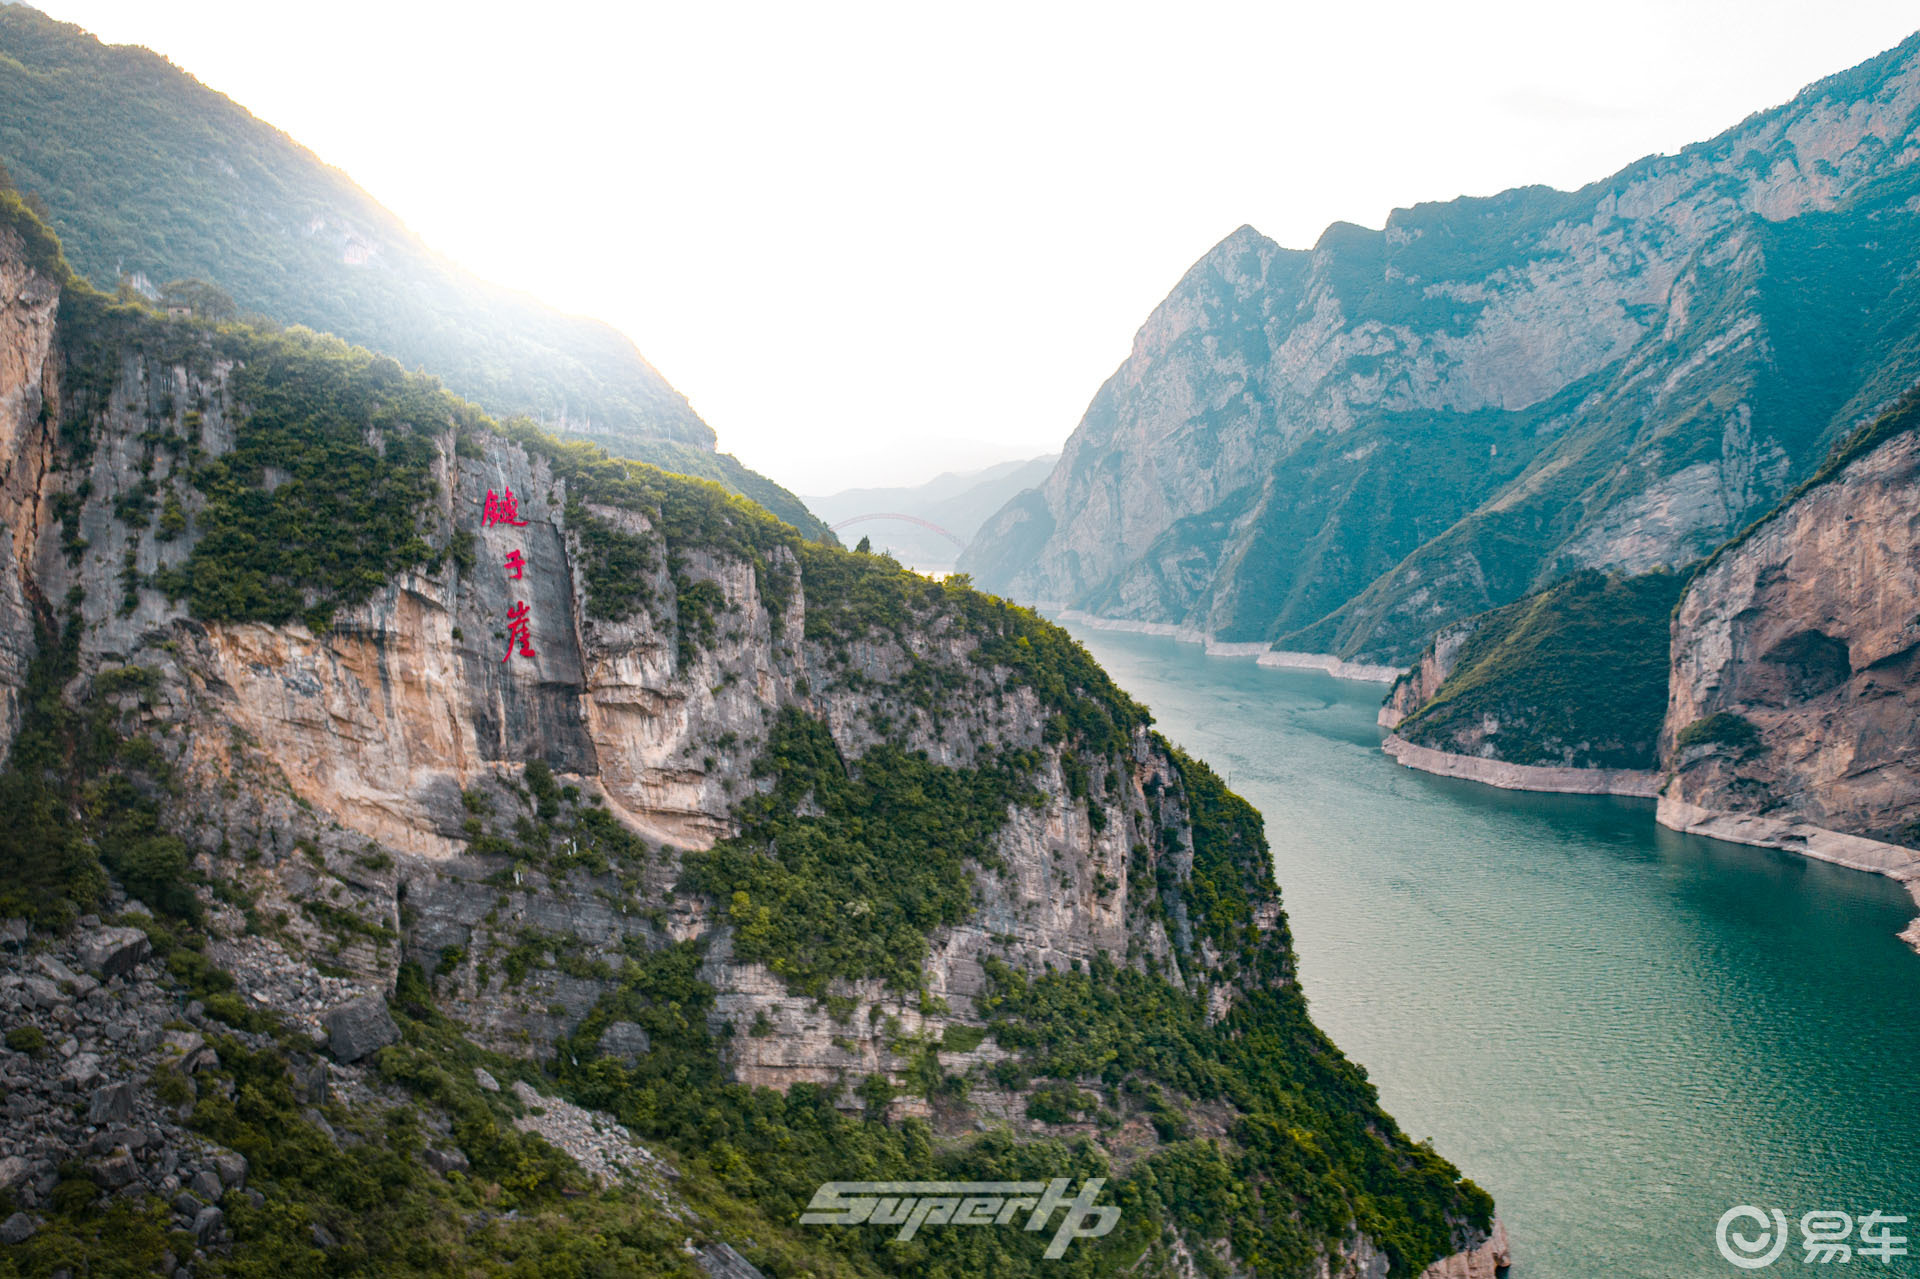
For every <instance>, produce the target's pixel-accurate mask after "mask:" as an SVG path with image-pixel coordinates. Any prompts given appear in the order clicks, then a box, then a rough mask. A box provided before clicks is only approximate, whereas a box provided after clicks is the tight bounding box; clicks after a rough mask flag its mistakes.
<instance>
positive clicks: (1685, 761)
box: [1660, 401, 1920, 881]
mask: <svg viewBox="0 0 1920 1279" xmlns="http://www.w3.org/2000/svg"><path fill="white" fill-rule="evenodd" d="M1913 417H1914V411H1913V407H1912V402H1911V401H1909V402H1908V403H1907V405H1906V406H1905V407H1904V408H1903V409H1902V410H1900V411H1898V413H1897V414H1896V415H1895V416H1894V417H1893V418H1890V419H1888V420H1887V421H1886V422H1885V423H1883V425H1882V427H1881V428H1880V433H1881V434H1883V435H1884V436H1885V438H1884V439H1881V440H1880V441H1879V442H1878V443H1877V445H1876V446H1874V447H1871V448H1867V449H1864V451H1860V452H1859V453H1858V455H1857V456H1853V457H1852V458H1851V459H1849V460H1846V461H1845V462H1844V464H1841V465H1837V466H1835V467H1833V468H1832V470H1833V473H1832V474H1831V476H1830V477H1829V478H1826V479H1825V480H1824V481H1822V482H1819V483H1816V484H1814V485H1813V486H1812V487H1811V488H1809V489H1808V490H1807V491H1806V492H1804V493H1803V494H1801V495H1800V496H1799V497H1797V498H1796V499H1795V500H1794V501H1792V502H1790V503H1789V504H1787V505H1786V506H1785V507H1783V508H1782V509H1781V510H1779V511H1778V512H1776V513H1775V514H1774V515H1772V516H1771V517H1770V518H1769V519H1767V520H1766V521H1765V522H1764V523H1762V524H1761V525H1759V526H1758V527H1757V528H1755V529H1753V530H1752V531H1751V532H1750V533H1748V534H1747V535H1746V536H1745V537H1743V538H1742V539H1740V540H1739V541H1737V542H1736V543H1734V544H1733V545H1732V546H1730V547H1729V548H1728V549H1727V550H1725V551H1723V552H1722V553H1721V554H1720V555H1719V556H1717V557H1716V558H1715V559H1714V561H1713V562H1712V563H1711V564H1710V565H1709V566H1708V567H1707V568H1706V569H1705V570H1704V571H1703V572H1702V573H1700V574H1699V576H1698V577H1696V578H1695V580H1694V581H1693V583H1692V585H1691V586H1690V587H1689V588H1688V590H1687V592H1686V594H1685V596H1684V597H1683V598H1682V600H1681V602H1680V607H1679V609H1678V611H1677V612H1676V613H1675V615H1674V621H1673V668H1672V675H1671V679H1670V688H1669V704H1668V709H1667V717H1666V724H1665V728H1664V731H1663V733H1662V746H1663V751H1664V754H1665V758H1666V763H1667V767H1668V769H1669V770H1670V772H1671V779H1670V780H1669V781H1668V783H1667V786H1666V789H1665V791H1664V793H1663V794H1662V796H1661V802H1660V820H1661V821H1662V822H1664V823H1666V824H1667V825H1670V826H1676V827H1680V828H1684V829H1698V830H1703V831H1707V832H1709V833H1712V834H1716V835H1721V836H1723V837H1727V838H1734V839H1742V840H1745V841H1746V842H1753V843H1769V844H1775V845H1777V846H1780V847H1789V848H1798V849H1800V850H1802V851H1807V852H1810V853H1811V854H1812V855H1814V856H1823V857H1827V858H1828V859H1830V860H1836V861H1843V862H1846V863H1847V864H1853V865H1862V866H1865V867H1867V868H1869V869H1878V870H1882V871H1885V872H1887V873H1890V874H1894V875H1895V876H1896V877H1898V878H1902V879H1907V880H1913V881H1920V852H1916V851H1913V850H1916V849H1920V430H1916V429H1915V428H1914V425H1913ZM1849 836H1851V837H1853V838H1852V839H1848V838H1846V837H1849Z"/></svg>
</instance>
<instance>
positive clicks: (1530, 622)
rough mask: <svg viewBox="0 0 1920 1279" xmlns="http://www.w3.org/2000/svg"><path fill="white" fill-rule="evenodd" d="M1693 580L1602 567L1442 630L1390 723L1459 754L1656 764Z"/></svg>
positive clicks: (1390, 712)
mask: <svg viewBox="0 0 1920 1279" xmlns="http://www.w3.org/2000/svg"><path fill="white" fill-rule="evenodd" d="M1685 580H1686V579H1685V578H1684V577H1683V576H1682V575H1680V574H1677V573H1664V572H1659V573H1647V574H1643V575H1641V576H1639V577H1608V576H1607V575H1605V574H1602V573H1599V572H1596V571H1594V570H1591V569H1589V570H1586V571H1584V572H1580V573H1576V574H1574V575H1573V576H1572V577H1569V578H1567V579H1566V580H1565V581H1562V582H1558V583H1556V584H1555V585H1553V586H1551V587H1548V588H1547V589H1546V590H1544V591H1541V592H1539V593H1538V594H1535V595H1529V596H1527V597H1526V598H1524V599H1521V600H1516V601H1515V602H1514V603H1512V604H1508V605H1506V606H1505V607H1504V608H1499V609H1496V610H1494V611H1493V612H1490V613H1485V614H1482V615H1480V616H1478V617H1474V618H1470V619H1468V620H1467V621H1466V622H1463V623H1460V624H1459V625H1457V626H1453V627H1449V628H1448V629H1447V630H1446V631H1444V632H1442V633H1441V634H1440V636H1438V637H1437V638H1436V640H1435V642H1434V644H1432V645H1430V646H1429V647H1428V649H1427V651H1426V652H1425V653H1424V654H1422V656H1421V660H1420V662H1419V664H1417V665H1416V666H1415V667H1414V668H1413V669H1412V670H1410V671H1409V672H1408V673H1407V674H1406V675H1405V676H1403V677H1402V678H1401V680H1400V682H1398V683H1396V684H1395V685H1394V687H1393V689H1392V690H1391V691H1390V692H1389V693H1388V695H1387V706H1386V707H1384V708H1383V709H1382V711H1381V722H1382V723H1383V724H1386V725H1387V726H1388V727H1390V728H1394V729H1396V731H1397V732H1398V733H1399V735H1400V736H1401V737H1403V738H1405V739H1406V740H1407V741H1410V742H1413V743H1414V744H1416V745H1419V746H1426V747H1431V748H1432V749H1434V750H1441V751H1447V752H1449V753H1451V754H1458V755H1476V756H1482V757H1484V758H1487V759H1499V760H1504V761H1507V762H1509V763H1515V764H1534V765H1542V766H1547V767H1555V768H1607V769H1635V770H1641V771H1645V770H1648V769H1651V768H1653V767H1654V765H1655V763H1656V762H1657V760H1658V750H1657V746H1658V739H1659V736H1660V724H1661V720H1662V718H1663V716H1664V714H1665V711H1666V705H1667V618H1668V616H1669V615H1670V614H1671V613H1672V612H1673V605H1674V601H1675V600H1677V599H1678V598H1679V595H1680V587H1681V585H1682V584H1683V583H1684V582H1685Z"/></svg>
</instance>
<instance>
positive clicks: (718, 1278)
mask: <svg viewBox="0 0 1920 1279" xmlns="http://www.w3.org/2000/svg"><path fill="white" fill-rule="evenodd" d="M694 1260H695V1261H697V1262H699V1263H700V1268H701V1269H702V1270H704V1271H706V1272H707V1277H708V1279H766V1276H765V1275H764V1274H762V1273H761V1272H760V1270H759V1268H758V1267H756V1266H755V1265H753V1263H752V1262H750V1261H748V1260H747V1259H746V1258H745V1257H743V1256H741V1255H740V1254H739V1253H737V1252H735V1251H734V1250H733V1245H731V1244H724V1243H714V1244H708V1245H707V1246H706V1247H704V1248H702V1249H701V1250H700V1251H699V1252H697V1253H695V1254H694Z"/></svg>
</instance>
